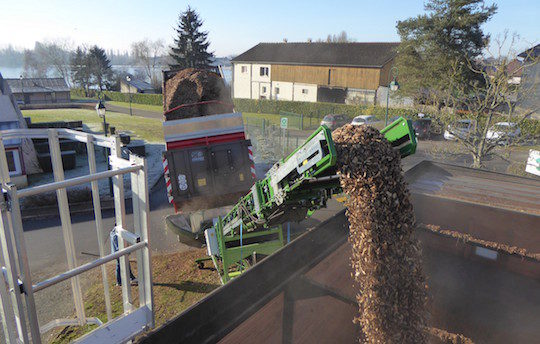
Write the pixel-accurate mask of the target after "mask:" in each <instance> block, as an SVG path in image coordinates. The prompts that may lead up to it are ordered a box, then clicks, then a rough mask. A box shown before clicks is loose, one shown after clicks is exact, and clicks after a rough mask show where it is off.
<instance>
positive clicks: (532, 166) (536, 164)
mask: <svg viewBox="0 0 540 344" xmlns="http://www.w3.org/2000/svg"><path fill="white" fill-rule="evenodd" d="M525 171H526V172H529V173H532V174H536V175H537V176H540V151H537V150H534V149H531V150H529V159H528V160H527V167H525Z"/></svg>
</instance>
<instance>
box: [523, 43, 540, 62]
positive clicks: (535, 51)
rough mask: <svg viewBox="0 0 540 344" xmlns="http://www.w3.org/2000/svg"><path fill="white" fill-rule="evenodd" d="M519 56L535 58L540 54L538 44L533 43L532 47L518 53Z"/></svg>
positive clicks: (539, 45)
mask: <svg viewBox="0 0 540 344" xmlns="http://www.w3.org/2000/svg"><path fill="white" fill-rule="evenodd" d="M518 56H519V57H523V58H525V59H535V58H537V57H539V56H540V44H537V45H535V46H534V47H532V48H529V49H527V50H525V51H524V52H522V53H521V54H519V55H518Z"/></svg>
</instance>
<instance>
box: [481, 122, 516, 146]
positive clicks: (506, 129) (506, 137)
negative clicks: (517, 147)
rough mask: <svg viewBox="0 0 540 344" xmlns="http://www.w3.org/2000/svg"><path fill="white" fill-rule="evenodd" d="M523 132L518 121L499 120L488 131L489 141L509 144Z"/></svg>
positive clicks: (487, 137)
mask: <svg viewBox="0 0 540 344" xmlns="http://www.w3.org/2000/svg"><path fill="white" fill-rule="evenodd" d="M520 134H521V129H519V127H518V125H517V123H513V122H498V123H495V125H493V126H492V127H491V128H489V129H488V132H487V133H486V139H488V141H498V143H499V144H503V145H504V144H509V143H510V142H512V141H514V140H515V139H516V138H517V137H518V136H519V135H520Z"/></svg>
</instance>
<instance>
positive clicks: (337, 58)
mask: <svg viewBox="0 0 540 344" xmlns="http://www.w3.org/2000/svg"><path fill="white" fill-rule="evenodd" d="M398 45H399V43H312V42H306V43H259V44H257V45H256V46H254V47H253V48H251V49H249V50H247V51H246V52H244V53H242V54H240V55H238V56H237V57H235V58H234V59H232V61H231V62H232V65H233V78H232V91H233V97H234V98H243V99H275V100H288V101H303V102H335V103H348V104H373V103H375V100H376V93H377V90H378V88H379V87H386V86H387V85H388V84H389V82H390V79H391V75H390V69H391V67H392V63H393V60H394V57H395V55H396V49H397V46H398Z"/></svg>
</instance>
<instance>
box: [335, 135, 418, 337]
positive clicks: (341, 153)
mask: <svg viewBox="0 0 540 344" xmlns="http://www.w3.org/2000/svg"><path fill="white" fill-rule="evenodd" d="M332 137H333V139H334V144H335V146H336V151H337V156H338V162H337V169H338V173H339V174H340V180H341V186H342V188H343V191H344V192H345V193H346V194H347V196H348V197H347V200H346V202H345V206H346V207H347V213H346V214H347V217H348V219H349V223H350V228H349V230H350V234H349V241H350V242H351V244H352V256H351V263H352V268H353V273H354V280H355V282H356V283H357V290H358V293H357V295H356V299H357V301H358V305H359V316H358V317H357V318H356V319H355V321H356V322H358V323H359V324H360V326H361V328H362V331H363V334H364V338H363V340H364V341H365V342H368V343H425V342H426V341H427V334H426V332H425V325H426V298H427V286H426V280H425V276H424V272H423V270H422V264H421V258H420V250H419V243H418V242H417V240H416V239H415V238H414V237H413V231H414V214H413V208H412V204H411V202H410V200H409V192H408V190H407V187H406V184H405V181H404V178H403V175H402V173H401V163H400V156H399V152H397V151H394V150H393V149H392V146H391V145H390V143H389V142H388V141H387V140H386V138H384V136H383V135H382V134H381V133H380V132H379V131H378V130H377V129H375V128H373V127H370V126H353V125H350V124H347V125H345V126H343V127H341V128H338V129H336V130H335V131H334V132H333V134H332Z"/></svg>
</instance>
